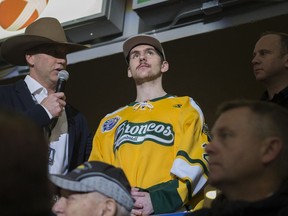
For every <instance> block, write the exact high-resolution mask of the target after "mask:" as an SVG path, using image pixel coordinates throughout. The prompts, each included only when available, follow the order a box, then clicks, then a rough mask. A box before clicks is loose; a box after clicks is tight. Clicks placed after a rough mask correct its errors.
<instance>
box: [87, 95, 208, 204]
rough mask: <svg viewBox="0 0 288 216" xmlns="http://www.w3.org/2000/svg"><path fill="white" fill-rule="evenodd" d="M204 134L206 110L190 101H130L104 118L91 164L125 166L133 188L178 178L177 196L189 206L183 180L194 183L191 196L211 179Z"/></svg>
mask: <svg viewBox="0 0 288 216" xmlns="http://www.w3.org/2000/svg"><path fill="white" fill-rule="evenodd" d="M205 132H207V128H206V127H205V124H204V117H203V114H202V111H201V109H200V108H199V106H198V105H197V104H196V103H195V102H194V101H193V99H192V98H190V97H187V96H185V97H174V96H169V97H168V96H167V97H163V98H158V99H155V100H152V101H147V102H145V103H132V104H129V105H127V106H125V107H123V108H121V109H118V110H117V111H115V112H113V113H111V114H108V115H107V116H105V117H104V118H103V119H102V120H101V122H100V125H99V127H98V129H97V131H96V134H95V136H94V139H93V149H92V153H91V155H90V158H89V160H100V161H104V162H106V163H110V164H112V165H115V166H117V167H121V168H122V169H123V170H124V172H125V173H126V175H127V178H128V179H129V181H130V183H131V185H132V186H134V187H135V186H136V187H140V188H144V189H145V188H149V187H151V186H154V185H157V184H159V183H163V182H167V181H170V180H173V179H175V178H178V179H180V180H181V181H179V187H178V189H177V190H178V194H179V195H180V197H181V199H182V201H183V202H184V203H187V202H188V197H189V196H188V191H187V184H186V183H185V180H188V181H189V182H192V185H193V188H192V192H193V191H194V192H193V194H195V193H198V191H200V190H201V189H203V187H204V184H205V182H206V180H207V167H206V166H207V161H206V160H205V151H204V147H205V144H207V143H208V137H207V134H206V133H205ZM204 171H205V172H206V173H205V172H204ZM195 179H197V180H195ZM199 179H200V180H201V181H200V182H198V180H199Z"/></svg>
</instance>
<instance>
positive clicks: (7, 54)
mask: <svg viewBox="0 0 288 216" xmlns="http://www.w3.org/2000/svg"><path fill="white" fill-rule="evenodd" d="M44 44H54V45H56V44H60V45H64V46H66V48H67V50H68V52H67V53H72V52H75V51H79V50H82V49H85V48H87V46H84V45H80V44H75V43H69V42H68V41H67V38H66V36H65V32H64V29H63V28H62V26H61V24H60V22H59V21H58V20H57V19H55V18H52V17H43V18H40V19H38V20H36V21H35V22H33V23H31V24H30V25H29V26H28V27H27V28H26V30H25V33H24V34H23V35H17V36H14V37H11V38H8V39H7V40H6V41H4V42H3V44H2V45H1V50H0V51H1V55H2V58H3V59H4V60H5V61H7V62H8V63H10V64H13V65H26V64H27V63H26V59H25V54H26V51H27V50H29V49H31V48H33V47H36V46H39V45H44Z"/></svg>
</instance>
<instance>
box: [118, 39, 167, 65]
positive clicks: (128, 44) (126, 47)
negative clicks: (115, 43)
mask: <svg viewBox="0 0 288 216" xmlns="http://www.w3.org/2000/svg"><path fill="white" fill-rule="evenodd" d="M142 44H146V45H150V46H153V47H154V48H155V49H156V50H158V52H159V53H160V54H161V55H162V57H163V59H164V60H166V57H165V53H164V49H163V47H162V45H161V43H160V41H159V40H158V39H156V38H155V37H152V36H150V35H146V34H140V35H136V36H132V37H130V38H128V39H127V40H126V41H125V42H124V43H123V53H124V57H125V59H126V61H127V63H128V56H129V53H130V51H131V49H133V48H134V47H135V46H138V45H142Z"/></svg>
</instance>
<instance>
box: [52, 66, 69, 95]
mask: <svg viewBox="0 0 288 216" xmlns="http://www.w3.org/2000/svg"><path fill="white" fill-rule="evenodd" d="M68 78H69V73H68V72H67V71H66V70H61V71H59V73H58V81H57V85H56V90H55V92H64V89H65V86H66V81H67V80H68Z"/></svg>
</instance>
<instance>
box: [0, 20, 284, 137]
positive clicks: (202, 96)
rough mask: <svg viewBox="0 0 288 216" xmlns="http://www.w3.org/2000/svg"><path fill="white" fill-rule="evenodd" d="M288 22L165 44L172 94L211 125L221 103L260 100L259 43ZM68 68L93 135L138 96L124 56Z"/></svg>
mask: <svg viewBox="0 0 288 216" xmlns="http://www.w3.org/2000/svg"><path fill="white" fill-rule="evenodd" d="M287 21H288V15H282V16H277V17H273V18H269V19H266V20H262V21H258V22H251V23H247V24H242V25H238V26H234V27H230V28H226V29H222V30H217V31H212V32H208V33H203V34H198V35H194V36H191V37H186V38H181V39H177V40H173V41H169V42H165V43H163V46H164V49H165V53H166V56H167V60H168V61H169V63H170V70H169V72H168V73H166V74H165V75H164V87H165V89H166V91H167V92H168V93H172V94H175V95H179V96H180V95H189V96H191V97H193V98H194V99H195V100H196V101H198V103H199V104H200V105H201V107H202V110H203V112H204V114H205V116H206V120H207V123H208V124H209V126H210V127H211V126H212V125H213V122H214V119H215V110H216V107H217V106H218V104H219V103H221V102H223V101H226V100H230V99H236V98H248V99H257V100H258V99H259V97H260V95H261V93H262V91H263V90H264V88H263V86H262V85H261V84H260V83H257V82H256V81H255V79H254V76H253V72H252V66H251V59H252V52H253V48H254V44H255V42H256V41H257V38H258V37H259V34H260V33H261V32H263V31H267V30H276V31H284V32H285V31H286V32H288V22H287ZM191 28H193V26H191ZM67 70H68V71H69V72H70V78H69V81H68V83H67V86H66V95H67V100H68V101H69V102H70V103H71V104H73V105H74V106H75V107H76V108H78V109H79V110H81V111H82V112H83V113H84V115H85V116H86V117H87V119H88V123H89V125H90V127H91V129H92V131H93V132H95V130H96V129H97V126H98V124H99V121H100V119H101V118H102V117H104V115H106V114H107V113H109V112H112V111H114V110H115V109H117V108H119V107H121V106H124V105H126V104H127V103H129V102H131V101H133V100H134V98H135V87H134V83H133V80H130V79H129V78H128V77H127V65H126V63H125V61H124V57H123V55H122V53H117V54H114V55H110V56H105V57H102V58H97V59H92V60H89V61H84V62H79V63H76V64H71V65H69V66H68V68H67ZM22 78H23V77H21V76H20V77H16V78H12V79H7V80H1V81H0V84H6V83H11V82H14V81H15V80H17V79H22Z"/></svg>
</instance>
